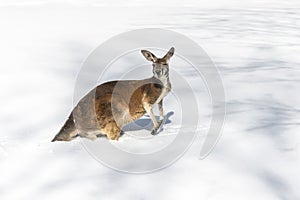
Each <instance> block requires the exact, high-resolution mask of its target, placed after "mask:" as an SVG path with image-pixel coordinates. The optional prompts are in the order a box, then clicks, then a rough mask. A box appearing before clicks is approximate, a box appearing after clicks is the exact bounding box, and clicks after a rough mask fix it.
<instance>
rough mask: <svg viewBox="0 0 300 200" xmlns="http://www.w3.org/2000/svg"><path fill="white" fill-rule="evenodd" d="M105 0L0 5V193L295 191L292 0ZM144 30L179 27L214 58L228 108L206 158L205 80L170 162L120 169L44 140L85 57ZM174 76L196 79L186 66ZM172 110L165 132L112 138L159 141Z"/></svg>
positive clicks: (276, 194)
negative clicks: (194, 118)
mask: <svg viewBox="0 0 300 200" xmlns="http://www.w3.org/2000/svg"><path fill="white" fill-rule="evenodd" d="M107 2H108V1H92V0H91V1H80V0H78V1H75V2H73V3H72V2H70V1H66V0H65V1H54V2H50V1H20V0H14V1H1V2H0V25H1V32H0V54H1V67H0V85H1V92H2V93H1V94H2V98H1V112H0V124H1V130H2V133H1V134H0V163H1V164H0V175H1V179H0V198H1V199H4V200H6V199H9V200H13V199H66V198H72V199H210V200H214V199H216V200H218V199H231V200H232V199H233V200H234V199H246V200H247V199H249V200H250V199H251V200H252V199H262V200H269V199H270V200H274V199H278V200H285V199H288V200H294V199H295V200H296V199H299V198H300V192H299V186H300V181H299V180H300V174H299V167H300V155H299V153H300V150H299V148H300V145H299V139H300V136H299V134H298V131H300V128H299V124H300V122H299V118H300V112H299V111H300V105H299V102H300V96H299V95H297V92H298V91H299V89H300V88H299V81H300V79H299V77H300V71H299V64H300V60H299V55H298V54H299V50H300V37H299V36H300V35H299V28H300V13H299V11H300V7H299V6H300V4H299V3H298V1H289V2H284V1H279V0H274V1H271V0H269V1H267V0H265V1H234V0H232V1H229V2H228V1H226V2H228V3H225V1H217V0H214V1H194V0H190V1H187V2H186V3H183V2H185V1H176V3H177V4H176V5H174V4H173V5H172V6H169V5H170V4H171V1H165V2H164V3H162V6H156V5H158V4H159V3H160V2H158V1H157V2H155V1H146V2H145V3H142V2H139V1H133V0H132V1H129V4H126V5H124V4H125V3H123V2H121V1H114V2H112V4H109V5H108V3H107ZM172 2H173V1H172ZM205 3H208V5H207V4H205ZM103 5H108V6H103ZM128 5H132V6H133V7H131V6H128ZM143 5H148V6H143ZM190 5H194V6H190ZM147 27H158V28H167V29H170V30H174V31H178V32H179V33H182V34H185V35H186V36H188V37H190V38H191V39H193V40H195V41H196V42H197V43H198V44H199V45H200V46H201V47H203V49H204V50H205V51H206V52H207V54H208V55H209V56H210V57H211V59H212V60H213V61H214V62H215V64H216V65H217V66H218V69H219V70H220V73H221V76H222V80H223V84H224V87H225V93H226V112H227V115H226V123H225V125H224V128H223V133H222V136H221V138H220V140H219V142H218V144H217V145H216V147H215V148H214V150H213V151H212V152H211V154H210V155H209V156H208V157H206V158H205V159H203V160H199V152H200V149H201V144H202V141H203V139H204V134H203V133H205V131H207V128H208V124H209V120H210V112H211V110H210V104H209V103H210V102H209V98H208V94H207V91H205V90H204V89H203V88H204V87H203V86H201V87H200V88H199V90H198V91H197V92H198V95H199V98H200V102H199V105H198V107H199V110H201V111H203V113H201V117H202V120H201V124H200V134H199V135H198V137H197V138H196V140H195V141H194V142H193V144H192V146H191V147H190V149H189V150H188V151H187V152H186V153H185V154H184V155H183V157H181V158H180V159H179V160H178V161H177V162H175V163H174V164H173V165H171V166H170V167H168V168H165V169H162V170H160V171H157V172H154V173H148V174H140V175H133V174H126V173H120V172H117V171H115V170H112V169H110V168H107V167H105V166H103V165H102V164H100V163H99V162H97V161H96V160H95V159H94V158H93V157H92V156H91V155H90V154H89V153H88V152H87V151H86V150H85V149H84V148H83V146H82V144H81V142H80V140H74V141H72V142H70V143H59V142H57V143H51V142H50V141H51V139H52V138H53V136H54V135H55V134H56V133H57V131H58V130H59V129H60V127H61V126H62V125H63V123H64V121H65V119H66V118H67V116H68V114H69V112H70V111H71V109H72V107H73V105H72V103H73V99H72V97H73V90H74V84H75V81H76V76H77V74H78V72H79V70H80V67H81V65H82V63H83V62H84V60H85V59H86V58H87V56H88V55H89V54H90V53H91V52H92V51H93V50H94V49H95V48H96V47H97V46H98V45H99V44H101V43H102V42H104V41H106V40H107V39H109V38H110V37H112V36H114V35H117V34H119V33H122V32H124V31H129V30H133V29H137V28H147ZM139 59H142V58H139ZM175 63H176V62H174V69H176V70H178V71H180V69H179V65H177V66H176V64H175ZM115 64H118V63H117V62H116V63H115ZM177 64H178V63H177ZM171 67H172V66H171ZM112 69H114V68H112ZM120 72H121V71H120V70H119V69H115V71H114V70H112V71H111V72H109V73H108V74H107V77H104V78H106V79H110V78H113V77H114V76H118V75H119V73H120ZM148 72H149V75H150V73H151V70H149V71H148ZM109 74H111V75H112V76H111V77H109ZM146 74H147V71H145V75H146ZM182 74H183V75H184V76H185V77H187V78H188V79H190V80H191V83H192V84H193V79H192V78H193V74H192V73H190V72H189V70H188V69H182ZM202 87H203V88H202ZM166 101H168V105H166V108H165V109H166V111H174V110H173V108H174V107H175V108H177V107H178V106H176V104H177V102H176V101H175V99H174V98H173V97H172V95H170V96H168V97H167V98H166ZM177 113H180V110H175V111H174V114H173V115H172V116H170V120H171V123H169V124H166V128H165V129H166V130H165V135H164V134H161V135H158V136H157V137H155V139H154V140H147V135H146V133H147V130H145V132H143V134H142V136H143V138H137V137H136V136H135V134H138V133H134V132H132V133H131V134H133V136H134V137H135V138H132V137H133V136H130V135H125V136H124V137H123V138H122V139H121V141H120V142H119V143H116V142H115V143H114V145H116V146H118V147H119V148H122V149H126V150H127V151H137V150H138V151H141V152H144V153H145V152H146V153H147V152H151V151H153V150H157V148H158V149H159V148H163V147H164V146H165V145H167V144H169V143H170V142H171V141H172V140H173V139H174V137H175V136H176V131H177V128H178V126H179V124H180V121H181V119H180V116H179V115H177ZM185 128H187V127H185ZM187 130H188V128H187ZM187 133H188V131H187ZM149 141H151V142H149Z"/></svg>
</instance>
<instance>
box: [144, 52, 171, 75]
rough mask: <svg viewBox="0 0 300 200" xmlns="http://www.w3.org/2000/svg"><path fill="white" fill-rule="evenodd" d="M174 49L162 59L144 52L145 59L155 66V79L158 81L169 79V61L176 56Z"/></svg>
mask: <svg viewBox="0 0 300 200" xmlns="http://www.w3.org/2000/svg"><path fill="white" fill-rule="evenodd" d="M174 51H175V49H174V47H172V48H171V49H170V50H169V51H168V53H167V54H166V55H165V56H164V57H162V58H157V57H156V56H155V55H154V54H153V53H151V52H150V51H147V50H142V51H141V52H142V54H143V55H144V56H145V58H146V59H147V60H149V61H151V62H152V66H153V70H152V71H153V75H154V77H156V78H158V79H162V78H168V77H169V61H170V58H171V57H172V56H173V54H174Z"/></svg>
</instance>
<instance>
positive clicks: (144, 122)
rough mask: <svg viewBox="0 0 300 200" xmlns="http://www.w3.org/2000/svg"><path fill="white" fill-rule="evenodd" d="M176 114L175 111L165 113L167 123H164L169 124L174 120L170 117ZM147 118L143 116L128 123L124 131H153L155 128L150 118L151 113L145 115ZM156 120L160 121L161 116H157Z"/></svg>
mask: <svg viewBox="0 0 300 200" xmlns="http://www.w3.org/2000/svg"><path fill="white" fill-rule="evenodd" d="M172 115H174V112H173V111H170V112H168V113H167V114H166V115H165V119H164V120H165V123H164V124H169V123H171V122H172V121H171V120H170V117H171V116H172ZM145 116H146V117H147V118H142V119H138V120H136V121H134V122H132V123H130V124H127V125H126V126H124V127H123V128H122V130H123V131H125V132H126V131H139V130H148V131H151V130H152V128H153V123H152V121H151V119H150V116H149V115H145ZM156 120H157V121H159V116H156Z"/></svg>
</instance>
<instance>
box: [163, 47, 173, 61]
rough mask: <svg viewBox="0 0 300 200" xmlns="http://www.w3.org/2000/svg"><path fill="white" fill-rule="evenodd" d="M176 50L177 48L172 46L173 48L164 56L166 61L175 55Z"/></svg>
mask: <svg viewBox="0 0 300 200" xmlns="http://www.w3.org/2000/svg"><path fill="white" fill-rule="evenodd" d="M174 52H175V48H174V47H172V48H171V49H170V50H169V51H168V53H167V54H166V55H165V56H164V57H163V59H164V60H165V61H169V60H170V58H171V57H172V56H173V55H174Z"/></svg>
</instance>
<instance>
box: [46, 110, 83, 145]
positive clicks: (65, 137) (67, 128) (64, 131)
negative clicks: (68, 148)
mask: <svg viewBox="0 0 300 200" xmlns="http://www.w3.org/2000/svg"><path fill="white" fill-rule="evenodd" d="M76 136H77V129H76V126H75V123H74V119H73V114H72V113H71V114H70V116H69V118H68V120H67V121H66V123H65V124H64V126H63V127H62V128H61V129H60V131H59V133H57V134H56V136H55V137H54V138H53V140H52V141H51V142H55V141H70V140H72V139H74V138H75V137H76Z"/></svg>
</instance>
